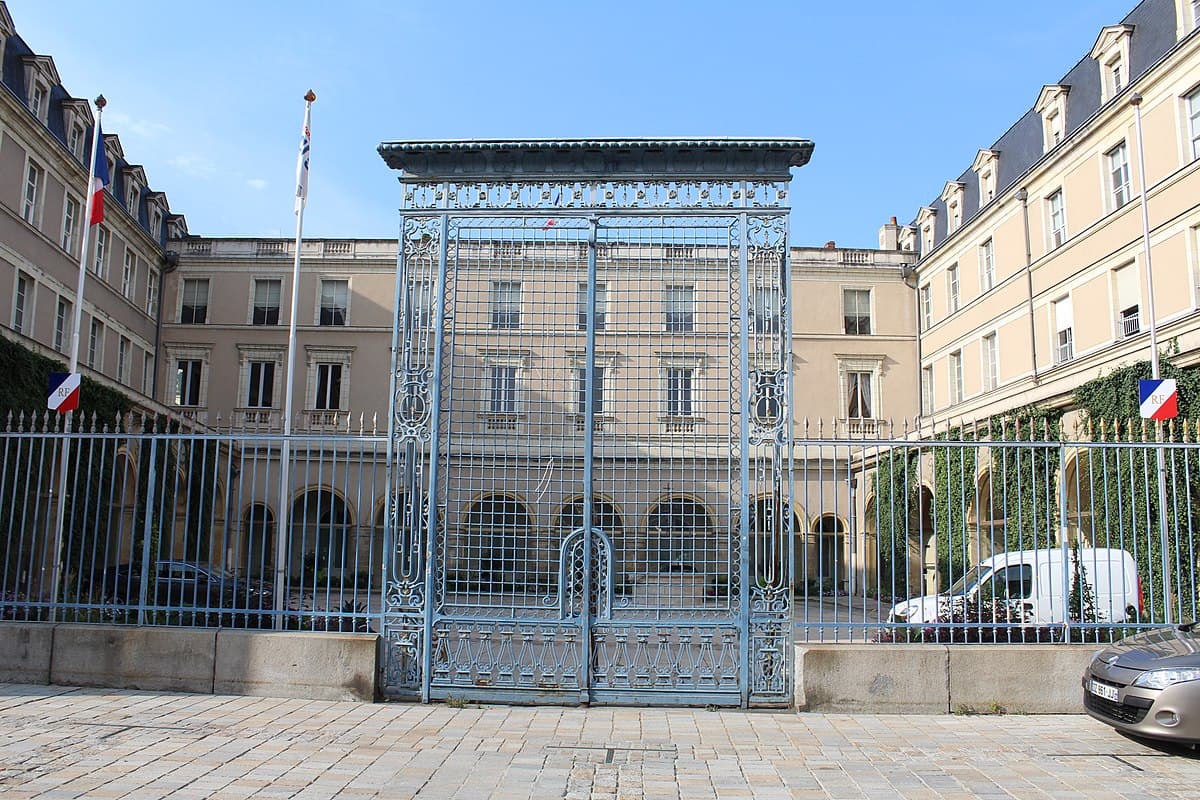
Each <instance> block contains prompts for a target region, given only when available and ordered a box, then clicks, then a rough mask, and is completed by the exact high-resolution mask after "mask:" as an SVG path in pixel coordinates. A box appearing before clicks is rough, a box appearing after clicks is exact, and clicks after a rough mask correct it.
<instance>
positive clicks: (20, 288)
mask: <svg viewBox="0 0 1200 800" xmlns="http://www.w3.org/2000/svg"><path fill="white" fill-rule="evenodd" d="M32 293H33V278H32V277H31V276H29V275H27V274H26V273H24V272H21V271H20V270H17V293H16V297H14V298H13V316H12V326H13V330H15V331H16V332H17V333H24V334H26V335H28V334H29V333H30V331H29V328H31V327H32V325H30V324H29V320H28V317H29V306H30V305H31V304H32V299H31V298H30V295H31V294H32Z"/></svg>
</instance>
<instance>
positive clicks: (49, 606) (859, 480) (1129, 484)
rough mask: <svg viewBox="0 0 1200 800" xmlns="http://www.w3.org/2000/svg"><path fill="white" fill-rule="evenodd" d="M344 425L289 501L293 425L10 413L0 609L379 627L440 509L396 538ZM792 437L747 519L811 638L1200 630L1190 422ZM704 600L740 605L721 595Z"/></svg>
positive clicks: (374, 450)
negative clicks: (764, 498)
mask: <svg viewBox="0 0 1200 800" xmlns="http://www.w3.org/2000/svg"><path fill="white" fill-rule="evenodd" d="M337 427H338V431H337V432H336V433H321V434H313V433H299V434H295V435H293V436H292V440H291V441H292V447H291V453H292V459H293V462H292V470H291V471H292V476H293V478H292V481H291V485H290V486H289V487H288V488H287V491H283V490H282V487H281V486H280V481H279V473H280V470H279V466H280V465H279V458H280V452H281V449H282V448H281V444H282V441H283V437H282V436H281V435H279V434H277V433H272V432H269V431H265V430H255V429H237V430H223V431H220V432H213V431H211V430H208V429H204V430H201V429H199V428H197V427H192V428H187V427H181V426H180V424H178V423H175V422H168V421H166V420H162V419H155V418H140V417H138V418H134V417H124V418H122V419H119V420H112V421H109V422H108V423H107V424H105V423H104V422H102V421H100V420H96V419H94V418H89V419H87V420H79V419H77V420H76V424H75V426H74V428H73V430H72V431H70V432H66V431H64V430H63V427H62V420H61V419H60V418H58V417H54V416H50V415H47V416H41V415H39V416H36V417H30V416H18V417H13V416H11V415H10V416H9V418H8V419H7V422H6V425H5V429H4V431H3V432H2V433H0V618H2V619H6V620H43V621H49V620H58V621H67V622H106V623H122V624H138V625H188V626H224V627H260V628H278V629H293V630H328V631H376V632H379V631H381V619H382V615H383V613H384V608H385V603H384V598H383V587H384V585H385V578H386V575H387V571H388V570H389V569H391V568H393V566H394V565H393V564H392V561H393V559H390V558H389V557H388V553H389V552H391V550H392V549H393V548H397V552H398V551H399V550H400V549H404V547H405V545H404V543H405V542H412V541H416V540H417V539H419V538H420V537H419V536H417V537H414V536H412V535H411V532H407V533H406V531H405V530H404V527H405V524H406V523H405V522H403V520H407V519H413V518H415V519H418V520H423V519H424V516H425V515H424V513H423V512H420V511H418V512H417V513H416V514H413V513H412V510H411V509H408V508H406V507H403V504H402V503H401V504H399V505H398V507H397V517H398V519H400V520H402V522H401V523H400V524H399V526H398V529H397V530H396V531H395V534H394V536H392V537H391V541H390V542H387V541H385V532H384V527H385V526H384V516H385V514H386V513H387V510H386V504H385V497H386V486H387V480H386V445H387V436H386V434H380V433H378V432H375V431H371V430H367V429H366V428H364V427H363V426H362V425H354V426H353V429H351V426H350V425H348V424H346V421H345V420H343V421H342V422H341V423H340V424H339V425H338V426H337ZM797 433H798V435H797V438H796V439H795V441H794V463H793V469H794V476H795V482H794V488H793V490H792V495H791V497H790V498H786V499H781V501H780V503H777V504H774V505H778V506H779V508H780V509H783V510H782V511H778V510H777V511H776V512H775V513H764V514H760V513H759V512H758V511H757V510H754V511H753V513H752V514H751V522H752V531H751V532H752V534H753V535H752V536H751V539H752V540H753V539H754V537H755V536H761V535H764V534H763V531H764V530H765V529H767V528H774V526H776V525H779V524H781V523H782V519H780V518H781V517H783V516H784V515H785V514H786V513H787V511H789V510H790V514H791V517H792V519H791V521H790V527H791V530H792V531H793V538H792V542H791V547H789V548H787V549H788V550H789V552H791V553H792V556H791V557H792V558H793V559H794V561H793V565H792V567H793V569H792V574H793V576H794V578H793V581H794V584H793V592H794V595H795V598H796V600H795V605H794V625H795V634H796V635H795V638H796V640H797V641H844V642H983V643H991V642H1001V643H1009V642H1011V643H1016V642H1047V641H1053V642H1059V641H1107V640H1109V639H1112V638H1114V637H1118V636H1121V635H1124V634H1126V633H1128V632H1132V631H1135V630H1138V629H1143V628H1147V627H1154V626H1163V625H1167V624H1171V623H1178V622H1183V621H1188V620H1192V619H1194V618H1195V617H1196V612H1197V592H1198V589H1197V579H1196V566H1197V558H1198V555H1200V554H1198V553H1197V551H1196V527H1197V525H1198V524H1200V520H1198V518H1197V517H1198V513H1200V444H1197V436H1196V427H1195V423H1187V424H1180V425H1178V426H1169V427H1166V428H1164V429H1163V430H1162V431H1160V432H1158V433H1157V434H1156V433H1155V432H1154V431H1153V430H1151V429H1150V428H1148V427H1146V426H1144V425H1143V424H1142V423H1141V421H1134V422H1124V423H1121V424H1117V423H1107V424H1106V425H1104V426H1096V427H1093V428H1089V429H1087V430H1084V431H1081V432H1079V434H1078V435H1075V436H1070V437H1067V436H1063V435H1060V434H1058V433H1057V431H1056V430H1054V429H1052V428H1051V426H1050V424H1049V423H1047V422H1044V421H1043V422H1040V423H1029V422H1026V423H1011V424H1006V425H1004V426H999V427H986V426H977V425H975V426H954V427H953V428H951V429H949V430H945V431H940V432H937V431H909V430H902V429H893V427H892V426H891V425H889V424H888V423H885V422H882V421H881V422H879V424H878V425H877V426H875V427H873V428H871V429H869V430H868V429H866V428H863V427H862V426H861V425H860V426H852V425H848V424H847V423H846V422H841V423H835V424H833V425H831V426H821V425H809V424H807V423H805V424H804V425H802V426H799V429H798V431H797ZM919 434H923V435H919ZM68 438H69V439H71V441H72V446H71V448H70V456H69V462H68V491H67V495H66V507H65V513H64V515H63V516H64V520H65V524H64V525H63V526H62V530H61V538H60V532H59V530H58V528H57V525H56V524H55V523H56V519H57V510H58V509H57V503H58V502H59V498H57V497H56V496H55V494H56V491H57V485H58V481H57V476H58V470H59V461H58V460H59V457H60V455H61V453H62V449H63V442H64V441H65V440H66V439H68ZM1160 440H1161V441H1160ZM1158 451H1162V453H1163V455H1164V458H1163V460H1162V463H1163V467H1164V468H1163V470H1162V472H1160V471H1159V468H1158V459H1157V453H1158ZM687 468H688V467H687V465H686V464H682V465H680V466H679V469H681V470H686V469H687ZM1160 480H1161V481H1162V482H1163V484H1164V491H1163V492H1162V494H1161V496H1162V497H1165V499H1166V507H1165V511H1164V509H1162V508H1160V505H1159V497H1160V493H1159V491H1158V485H1159V481H1160ZM283 502H286V503H289V504H290V505H289V507H290V509H291V513H290V514H289V517H290V524H289V530H288V531H287V532H286V533H285V535H283V536H282V537H281V536H280V535H279V532H278V531H276V530H275V519H276V518H277V514H278V510H279V507H280V503H283ZM464 509H465V510H464ZM464 509H457V510H455V509H449V511H450V512H451V517H452V518H459V517H461V520H460V522H461V525H460V526H459V527H460V528H461V531H459V532H458V533H454V532H449V533H448V535H451V534H452V535H455V536H460V537H467V539H469V540H470V541H476V540H480V541H490V542H501V543H502V542H504V541H505V536H506V534H508V533H511V532H510V531H508V527H511V525H509V521H508V520H507V518H504V517H503V515H502V514H501V515H499V516H497V513H498V512H496V510H495V509H492V511H491V512H490V513H489V514H487V515H482V516H480V515H479V514H477V515H476V516H477V517H478V518H476V517H472V516H471V514H470V509H469V508H466V506H464ZM445 511H446V510H444V509H439V515H444V513H445ZM460 511H461V514H460V513H459V512H460ZM643 512H644V513H643ZM652 512H653V509H630V515H631V516H647V515H651V514H652ZM735 512H738V510H737V509H731V510H730V514H731V516H738V515H739V514H738V513H735ZM572 513H576V514H577V513H578V512H572ZM681 513H682V512H681ZM601 516H603V515H601ZM760 517H761V519H760ZM493 518H495V519H493ZM572 519H574V518H573V517H572ZM491 522H495V526H497V527H496V530H494V531H490V532H483V533H481V531H480V530H479V528H480V526H481V525H486V524H490V523H491ZM442 523H443V524H449V523H447V522H446V521H445V520H444V519H443V520H442ZM559 524H561V523H560V522H553V521H550V522H546V521H542V520H540V519H533V520H528V521H527V523H526V525H525V526H524V527H522V528H521V531H522V535H523V536H528V537H533V538H537V537H539V536H541V537H544V538H547V539H550V538H553V536H554V535H555V531H554V530H550V528H553V527H555V526H556V525H559ZM601 525H602V526H603V527H605V528H606V529H607V528H608V527H613V528H614V530H617V527H619V526H614V525H612V524H608V523H605V522H604V520H601ZM506 526H508V527H506ZM543 528H545V530H543ZM618 533H619V531H618ZM614 535H615V534H614ZM768 536H769V534H768ZM680 547H683V545H682V544H681V545H680ZM751 547H752V552H755V553H757V554H758V555H756V556H755V557H756V558H772V557H774V556H772V555H771V552H773V551H771V552H768V550H767V549H762V548H755V547H754V544H753V541H751ZM56 550H57V552H60V553H61V565H62V566H61V580H60V590H59V593H58V596H54V593H53V590H52V587H53V585H54V580H53V577H54V570H55V559H54V553H55V552H56ZM760 551H761V552H760ZM478 556H479V559H477V560H478V564H473V565H472V573H471V575H469V576H466V577H465V578H462V580H466V583H465V584H463V586H465V587H466V588H462V587H459V589H457V590H456V591H458V590H461V591H479V589H478V588H477V587H476V588H472V587H475V584H476V583H479V582H486V581H490V582H491V583H489V589H488V591H489V592H490V595H489V596H491V595H496V596H500V595H511V598H510V600H509V601H503V600H500V599H496V598H495V597H493V600H494V601H495V602H497V603H501V604H503V603H505V602H507V603H508V604H509V605H511V604H512V603H513V602H517V600H519V598H520V597H522V596H523V594H522V593H523V592H527V591H533V590H532V589H530V588H529V587H527V586H519V585H516V584H514V583H513V580H509V579H508V578H507V577H506V576H507V573H506V572H505V570H506V569H507V566H506V564H507V563H508V562H507V560H506V559H508V558H509V555H508V553H507V551H505V550H503V548H502V547H501V549H499V550H497V551H495V552H490V553H483V552H482V551H481V552H480V553H478ZM460 577H461V576H460ZM679 580H683V578H679ZM472 581H474V582H475V583H472ZM492 584H494V585H492ZM509 584H513V585H509ZM552 588H554V587H549V588H547V587H546V586H541V585H539V586H537V587H534V589H536V590H537V592H539V593H541V594H545V593H546V592H548V591H550V590H551V589H552ZM569 590H570V587H569V586H564V587H558V588H557V589H556V591H559V592H562V591H569ZM614 591H616V592H617V593H618V594H619V593H620V591H623V588H622V587H621V586H617V587H615V589H614ZM703 591H707V595H706V596H707V598H708V599H707V600H706V601H705V602H709V603H712V604H715V605H716V606H719V605H720V604H721V603H723V602H724V599H723V597H722V595H721V591H720V586H717V587H716V589H715V590H714V589H713V587H711V586H710V587H708V588H707V589H706V590H703ZM539 596H540V595H539Z"/></svg>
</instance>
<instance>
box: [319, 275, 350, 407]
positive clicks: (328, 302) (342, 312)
mask: <svg viewBox="0 0 1200 800" xmlns="http://www.w3.org/2000/svg"><path fill="white" fill-rule="evenodd" d="M349 308H350V282H349V281H321V317H320V319H319V320H318V324H320V325H345V324H346V317H347V312H348V311H349ZM334 408H337V406H334Z"/></svg>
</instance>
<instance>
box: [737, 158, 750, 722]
mask: <svg viewBox="0 0 1200 800" xmlns="http://www.w3.org/2000/svg"><path fill="white" fill-rule="evenodd" d="M746 191H747V187H746V184H745V182H744V181H743V182H742V195H743V197H744V196H745V195H746ZM749 227H750V226H749V223H748V220H747V216H746V212H745V211H742V212H741V213H740V214H738V283H739V284H740V285H739V291H740V296H739V297H737V298H732V299H735V300H736V301H737V302H738V303H739V305H738V311H739V317H738V338H739V346H738V349H739V351H740V353H739V355H738V371H739V373H740V374H739V375H738V384H739V387H738V388H739V389H740V393H739V394H740V403H739V405H738V415H739V425H738V447H739V448H741V452H740V453H739V454H738V455H739V459H740V463H739V471H740V472H741V476H740V477H741V485H740V486H739V487H738V488H739V497H738V508H739V510H740V513H741V519H740V520H739V524H738V551H739V552H738V570H739V571H740V573H741V577H740V580H739V581H738V583H739V584H740V585H741V587H742V591H741V595H740V597H739V598H738V627H739V628H741V631H742V635H741V644H742V669H741V670H740V672H741V675H739V677H738V689H739V691H741V694H742V708H749V707H750V675H751V671H750V670H751V665H750V653H751V650H752V648H751V646H750V644H751V639H752V638H753V635H752V631H751V629H750V503H749V498H750V392H749V391H748V388H749V383H750V314H749V311H750V308H749V302H750V291H749V287H750V260H749V255H748V253H747V250H748V249H749V247H750V241H749V235H750V231H749Z"/></svg>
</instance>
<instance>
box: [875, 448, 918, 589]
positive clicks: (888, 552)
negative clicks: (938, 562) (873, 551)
mask: <svg viewBox="0 0 1200 800" xmlns="http://www.w3.org/2000/svg"><path fill="white" fill-rule="evenodd" d="M918 453H919V451H918V450H917V449H916V448H905V447H901V448H896V449H894V450H889V451H888V452H886V453H884V454H883V455H882V456H881V457H880V459H879V463H878V465H877V466H876V470H875V476H874V487H873V488H874V496H875V508H874V512H873V514H874V516H875V519H874V520H873V521H874V522H875V526H876V527H875V530H876V534H877V537H878V540H877V542H876V547H877V548H878V555H879V572H878V574H879V584H880V586H879V588H880V590H881V591H883V592H886V593H888V594H889V595H891V596H907V595H908V594H909V593H910V592H909V588H910V587H909V586H908V558H909V556H908V542H909V536H910V534H911V533H913V532H914V531H915V530H916V528H914V527H913V523H914V520H915V521H916V524H918V525H919V524H920V522H919V508H920V490H921V483H920V466H919V463H918Z"/></svg>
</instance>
